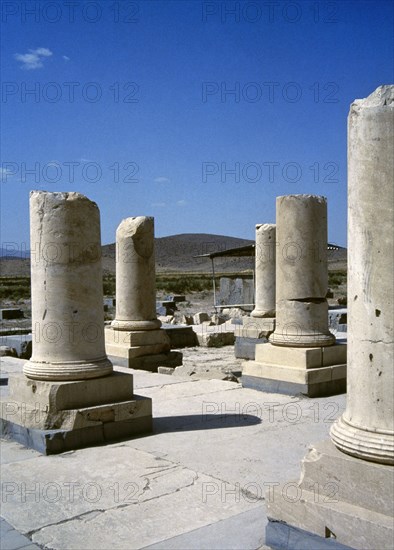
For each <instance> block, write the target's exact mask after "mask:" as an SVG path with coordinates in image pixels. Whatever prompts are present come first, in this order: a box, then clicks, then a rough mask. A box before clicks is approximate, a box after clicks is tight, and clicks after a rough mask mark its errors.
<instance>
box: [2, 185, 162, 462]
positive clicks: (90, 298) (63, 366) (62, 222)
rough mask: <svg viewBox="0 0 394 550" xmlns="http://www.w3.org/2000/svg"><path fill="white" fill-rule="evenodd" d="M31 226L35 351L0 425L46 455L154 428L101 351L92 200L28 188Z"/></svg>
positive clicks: (16, 380) (129, 379)
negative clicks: (30, 191)
mask: <svg viewBox="0 0 394 550" xmlns="http://www.w3.org/2000/svg"><path fill="white" fill-rule="evenodd" d="M30 230H31V286H32V322H33V356H32V358H31V360H30V361H29V362H27V363H26V364H25V365H24V368H23V373H24V374H22V373H16V374H12V375H10V377H9V382H8V387H9V394H8V395H7V396H6V397H5V400H4V401H3V402H2V403H0V405H1V406H0V411H1V414H0V430H1V431H2V433H3V434H6V435H7V436H8V437H12V438H14V439H16V440H17V441H18V442H19V443H22V444H23V445H25V446H27V447H33V448H34V449H36V450H37V451H40V452H42V453H44V454H56V453H61V452H64V451H69V450H71V449H78V448H81V447H89V446H91V445H96V444H103V443H106V442H108V441H115V440H117V439H119V438H124V437H128V436H135V435H137V434H139V433H143V432H148V431H151V429H152V402H151V399H149V398H145V397H140V396H137V395H135V394H134V388H133V375H132V374H129V373H124V372H118V371H114V370H113V368H112V363H111V362H110V360H109V359H108V358H107V356H106V353H105V345H104V308H103V280H102V273H101V244H100V214H99V209H98V207H97V205H96V204H95V203H94V202H92V201H90V200H89V199H87V198H86V197H84V196H83V195H80V194H79V193H47V192H44V191H33V192H32V193H31V194H30Z"/></svg>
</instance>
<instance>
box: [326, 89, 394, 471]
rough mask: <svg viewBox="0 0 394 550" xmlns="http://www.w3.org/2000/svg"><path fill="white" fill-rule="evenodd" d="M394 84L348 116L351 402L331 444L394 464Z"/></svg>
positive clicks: (333, 431)
mask: <svg viewBox="0 0 394 550" xmlns="http://www.w3.org/2000/svg"><path fill="white" fill-rule="evenodd" d="M393 151H394V86H381V87H379V88H378V89H377V90H376V91H375V92H374V93H372V94H371V95H370V96H369V97H367V98H366V99H359V100H356V101H355V102H354V103H353V104H352V105H351V108H350V113H349V118H348V366H347V386H348V389H347V405H346V410H345V412H344V414H343V415H342V416H341V418H340V419H339V421H338V422H337V423H336V424H334V425H333V427H332V429H331V439H332V441H333V442H334V444H335V445H336V446H337V447H338V448H339V449H340V450H341V451H343V452H345V453H348V454H350V455H353V456H356V457H359V458H363V459H365V460H371V461H374V462H380V463H384V464H394V411H393V406H394V379H393V369H394V352H393V320H394V307H393V303H394V300H393V265H394V254H393V227H394V210H393V209H394V192H393V190H394V181H393V174H394V162H393V158H394V156H393Z"/></svg>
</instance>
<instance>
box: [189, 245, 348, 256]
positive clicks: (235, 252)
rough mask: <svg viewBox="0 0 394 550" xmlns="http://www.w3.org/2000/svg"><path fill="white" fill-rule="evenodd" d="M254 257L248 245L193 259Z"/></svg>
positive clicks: (333, 248)
mask: <svg viewBox="0 0 394 550" xmlns="http://www.w3.org/2000/svg"><path fill="white" fill-rule="evenodd" d="M340 248H342V247H341V246H337V245H336V244H330V243H328V244H327V250H339V249H340ZM248 256H249V257H252V256H255V245H254V244H248V245H247V246H239V247H237V248H228V249H227V250H221V251H219V252H211V253H210V254H200V255H199V256H194V258H210V259H211V260H212V259H213V258H241V257H248Z"/></svg>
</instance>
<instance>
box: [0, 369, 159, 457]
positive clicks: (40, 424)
mask: <svg viewBox="0 0 394 550" xmlns="http://www.w3.org/2000/svg"><path fill="white" fill-rule="evenodd" d="M9 388H10V394H9V396H7V398H6V399H4V400H3V401H2V403H1V411H2V415H1V419H0V425H1V432H2V435H3V437H9V438H12V439H15V440H16V441H18V442H19V443H21V444H22V445H25V446H27V447H31V448H33V449H35V450H37V451H39V452H41V453H43V454H57V453H62V452H65V451H69V450H72V449H80V448H83V447H89V446H92V445H98V444H103V443H107V442H109V441H116V440H119V439H123V438H126V437H133V436H135V435H139V434H142V433H147V432H151V431H152V401H151V399H149V398H145V397H140V396H138V395H134V394H133V376H132V375H131V374H127V373H119V372H114V373H113V374H112V375H110V376H107V377H105V378H97V379H94V380H86V381H72V382H49V381H48V382H47V381H41V380H37V381H36V380H29V379H28V378H26V377H25V376H24V375H20V374H17V375H12V376H10V379H9Z"/></svg>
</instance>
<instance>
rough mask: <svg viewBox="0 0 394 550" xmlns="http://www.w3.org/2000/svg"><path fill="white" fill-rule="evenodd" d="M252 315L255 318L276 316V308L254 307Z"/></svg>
mask: <svg viewBox="0 0 394 550" xmlns="http://www.w3.org/2000/svg"><path fill="white" fill-rule="evenodd" d="M250 316H251V317H253V318H255V319H264V318H267V317H268V318H270V317H275V308H274V309H267V310H265V309H254V310H253V311H252V312H251V314H250Z"/></svg>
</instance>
